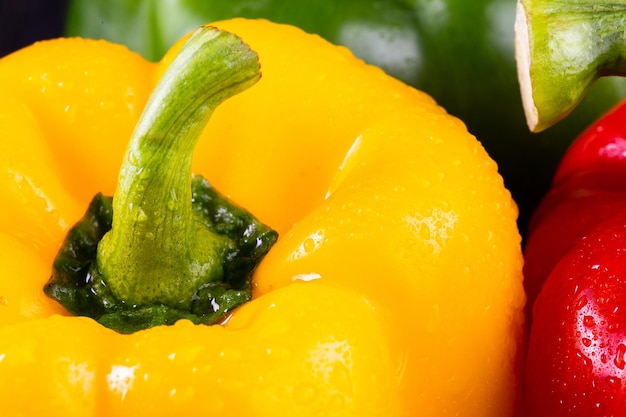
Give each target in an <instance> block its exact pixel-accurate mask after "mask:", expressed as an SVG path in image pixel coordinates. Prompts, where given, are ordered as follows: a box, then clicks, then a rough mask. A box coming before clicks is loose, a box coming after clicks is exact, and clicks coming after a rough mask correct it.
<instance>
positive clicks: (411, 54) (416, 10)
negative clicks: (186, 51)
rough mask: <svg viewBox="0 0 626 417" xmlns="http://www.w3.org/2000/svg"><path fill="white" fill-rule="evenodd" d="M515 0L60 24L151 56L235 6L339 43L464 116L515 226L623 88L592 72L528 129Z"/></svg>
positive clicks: (194, 4)
mask: <svg viewBox="0 0 626 417" xmlns="http://www.w3.org/2000/svg"><path fill="white" fill-rule="evenodd" d="M515 6H516V1H515V0H471V1H468V0H299V1H298V2H297V3H294V2H293V1H291V0H229V1H222V0H170V1H167V2H162V1H156V0H132V1H127V0H92V1H79V0H73V1H71V2H70V7H69V11H68V13H69V15H68V20H67V26H66V34H67V35H72V36H73V35H78V36H83V37H91V38H104V39H108V40H111V41H115V42H120V43H125V44H126V45H128V46H129V47H130V48H131V49H133V50H136V51H138V52H140V53H141V54H142V55H144V56H145V57H147V58H149V59H153V60H157V59H159V58H160V57H161V56H162V55H163V53H164V51H165V50H166V49H167V48H168V47H169V46H170V45H171V44H172V43H173V42H174V40H175V39H178V38H179V37H180V36H181V35H182V34H183V33H185V32H187V31H189V30H191V29H192V28H194V27H196V26H197V25H199V24H203V23H206V22H210V21H215V20H221V19H226V18H231V17H235V16H241V17H250V18H258V17H262V18H267V19H270V20H273V21H276V22H281V23H289V24H292V25H296V26H299V27H301V28H302V29H304V30H306V31H308V32H313V33H317V34H319V35H321V36H323V37H324V38H326V39H328V40H329V41H331V42H333V43H336V44H340V45H345V46H347V47H348V48H350V49H351V50H352V51H353V53H354V54H355V55H356V56H358V57H360V58H362V59H364V60H365V61H367V62H369V63H371V64H375V65H377V66H379V67H381V68H383V69H384V70H385V71H387V72H388V73H389V74H391V75H393V76H395V77H397V78H399V79H401V80H403V81H405V82H406V83H408V84H411V85H413V86H415V87H416V88H419V89H421V90H423V91H426V92H427V93H429V94H430V95H432V96H433V97H434V98H435V99H436V100H437V101H438V103H439V104H441V105H442V106H443V107H445V108H446V110H447V111H448V112H449V113H451V114H453V115H455V116H457V117H459V118H461V119H462V120H463V121H464V122H465V123H466V124H467V126H468V129H469V130H470V131H471V132H472V133H473V134H475V135H476V136H477V137H478V138H479V139H480V140H481V142H482V143H483V145H484V146H485V148H486V149H487V151H488V152H489V153H490V155H491V156H492V157H493V158H494V159H495V160H496V161H497V162H498V165H499V167H500V172H501V174H502V175H503V177H504V180H505V182H506V185H507V187H508V188H509V190H510V191H511V193H512V194H513V197H514V198H515V200H516V201H517V203H518V205H519V207H520V219H519V225H520V229H521V231H522V233H523V234H524V233H525V228H526V223H527V220H528V218H529V216H530V213H531V212H532V210H533V209H534V208H535V206H536V204H537V203H538V201H539V199H540V198H541V197H542V196H543V194H544V193H545V191H546V190H547V188H548V185H549V183H550V180H551V178H552V175H553V173H554V170H555V168H556V164H557V162H558V160H559V159H560V157H561V155H562V154H563V152H564V151H565V149H566V147H567V146H568V145H569V143H570V140H571V138H573V137H575V136H576V134H578V133H579V132H580V131H581V130H582V129H583V128H584V127H586V126H587V125H588V124H590V123H591V121H593V120H595V119H596V118H597V117H599V116H600V115H601V114H602V113H604V112H605V111H606V110H608V109H609V108H610V107H611V106H612V105H614V104H615V103H616V102H617V101H618V99H619V97H620V96H623V95H624V94H625V93H626V81H625V80H617V79H604V80H601V81H600V82H598V83H597V85H595V86H594V88H593V91H591V93H590V94H589V95H588V96H587V97H586V98H585V101H584V102H583V103H582V104H581V105H580V106H579V107H578V108H577V109H576V110H575V111H574V113H575V114H574V115H573V116H572V117H569V118H568V119H567V120H566V121H564V122H563V123H560V124H559V125H558V126H556V127H555V128H553V129H550V130H549V131H546V132H541V133H537V134H532V133H530V131H529V129H528V127H527V126H526V121H525V117H524V112H523V109H522V101H521V96H520V90H519V84H518V81H517V73H516V62H515V53H514V21H515Z"/></svg>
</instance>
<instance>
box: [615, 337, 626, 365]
mask: <svg viewBox="0 0 626 417" xmlns="http://www.w3.org/2000/svg"><path fill="white" fill-rule="evenodd" d="M625 354H626V346H624V345H623V344H621V343H620V344H619V345H618V346H617V352H615V359H613V363H614V364H615V366H617V367H618V368H619V369H624V367H625V366H626V359H624V355H625Z"/></svg>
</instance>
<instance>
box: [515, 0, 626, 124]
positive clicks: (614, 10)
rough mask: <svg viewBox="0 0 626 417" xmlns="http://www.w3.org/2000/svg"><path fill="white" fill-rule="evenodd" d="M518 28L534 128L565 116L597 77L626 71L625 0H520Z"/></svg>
mask: <svg viewBox="0 0 626 417" xmlns="http://www.w3.org/2000/svg"><path fill="white" fill-rule="evenodd" d="M515 30H516V58H517V67H518V77H519V81H520V87H521V92H522V101H523V104H524V111H525V114H526V120H527V122H528V127H529V128H530V130H531V131H535V132H539V131H541V130H544V129H546V128H548V127H550V126H552V125H553V124H555V123H557V122H558V121H560V120H561V119H563V118H564V117H566V116H567V115H568V114H569V113H570V112H571V111H572V110H573V109H574V108H575V107H576V106H577V105H578V103H579V102H580V101H581V100H582V99H583V97H584V96H585V95H586V93H587V92H588V90H589V88H591V86H592V85H593V83H594V82H595V81H596V80H597V79H598V78H600V77H603V76H613V75H618V76H624V75H626V0H597V1H588V0H566V1H564V0H518V6H517V16H516V23H515Z"/></svg>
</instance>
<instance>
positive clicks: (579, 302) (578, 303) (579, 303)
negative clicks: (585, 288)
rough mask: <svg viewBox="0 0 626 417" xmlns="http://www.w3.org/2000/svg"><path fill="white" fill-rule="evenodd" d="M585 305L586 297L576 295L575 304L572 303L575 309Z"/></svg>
mask: <svg viewBox="0 0 626 417" xmlns="http://www.w3.org/2000/svg"><path fill="white" fill-rule="evenodd" d="M586 305H587V297H586V296H584V295H581V296H580V297H578V299H577V300H576V304H574V306H575V307H576V310H580V309H581V308H583V307H584V306H586Z"/></svg>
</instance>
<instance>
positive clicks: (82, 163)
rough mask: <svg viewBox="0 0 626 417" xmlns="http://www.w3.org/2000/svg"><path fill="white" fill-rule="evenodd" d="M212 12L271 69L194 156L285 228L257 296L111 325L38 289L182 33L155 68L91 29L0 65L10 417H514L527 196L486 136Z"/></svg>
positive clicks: (2, 360) (287, 31)
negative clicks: (519, 197)
mask: <svg viewBox="0 0 626 417" xmlns="http://www.w3.org/2000/svg"><path fill="white" fill-rule="evenodd" d="M215 26H217V27H219V28H221V29H224V30H227V31H230V32H233V33H235V34H237V35H238V36H240V37H241V38H242V39H243V41H244V42H245V43H247V44H248V45H250V47H251V48H252V49H253V50H254V51H256V52H257V53H258V56H259V59H260V62H261V69H262V74H263V75H262V78H261V79H260V81H258V83H256V84H255V85H254V86H252V87H250V88H249V89H247V90H246V91H244V92H242V93H240V94H238V95H236V96H234V97H232V98H230V99H228V100H227V101H225V102H224V103H223V104H221V105H220V106H219V107H218V108H217V109H216V110H215V112H214V113H213V114H212V116H211V120H210V121H209V123H208V126H207V127H206V128H205V129H204V130H203V131H202V134H201V137H200V139H199V141H198V143H197V146H196V147H195V153H194V157H193V163H192V171H193V172H194V173H201V174H202V175H203V176H204V177H205V178H207V179H208V180H209V181H210V182H211V184H212V185H213V186H214V187H215V188H216V189H218V190H220V191H221V192H223V193H224V194H225V195H227V196H228V197H229V199H231V200H232V201H234V202H236V203H237V204H238V205H240V206H243V207H245V208H246V209H247V210H249V211H250V212H251V213H253V214H254V215H255V216H257V218H258V219H260V220H261V221H262V222H263V223H265V224H267V225H269V226H271V227H272V228H273V229H275V230H276V231H277V232H278V234H279V239H278V241H277V242H276V244H275V245H274V246H273V247H272V248H271V249H270V251H269V253H268V254H267V256H265V258H264V259H263V260H262V261H261V263H260V264H259V265H258V267H257V268H256V270H255V272H254V275H253V297H252V300H251V301H249V302H247V303H245V304H244V305H242V306H240V307H238V308H236V309H235V310H234V311H232V312H230V313H229V315H228V316H227V317H226V318H225V319H224V321H223V322H222V323H220V324H215V325H196V324H193V323H192V322H190V321H189V320H186V319H182V320H179V321H177V322H176V324H174V325H171V326H155V327H152V328H149V329H146V330H141V331H138V332H135V333H132V334H120V333H117V332H115V331H113V330H111V329H108V328H106V327H104V326H102V325H101V324H99V323H98V322H97V321H95V320H93V319H91V318H87V317H72V316H71V315H70V314H69V313H68V312H67V311H66V310H65V309H64V308H63V307H61V306H60V305H59V304H57V303H56V301H53V300H51V299H49V298H47V297H46V296H45V295H44V293H43V287H44V285H45V284H46V282H47V281H48V278H49V277H50V270H51V265H52V263H53V260H54V257H55V255H56V253H57V251H58V250H59V247H60V245H61V243H62V242H63V240H64V238H65V235H66V233H67V232H68V229H69V228H70V227H71V226H72V225H73V224H75V223H76V222H77V221H78V220H79V219H80V218H81V216H82V215H83V213H84V211H85V209H86V207H87V205H88V203H89V201H90V200H91V199H92V197H93V196H94V195H95V194H96V193H98V192H102V193H104V194H105V195H113V194H114V193H115V192H116V190H117V188H118V185H117V184H118V183H117V179H118V172H119V171H120V168H121V167H122V166H123V162H124V159H125V158H124V155H125V152H126V148H127V144H128V139H129V138H130V137H131V136H132V134H133V129H134V127H135V125H136V124H137V121H138V119H139V118H140V115H141V112H142V110H143V109H144V106H145V105H146V102H147V100H148V95H149V93H150V92H151V91H152V90H153V88H154V86H155V85H156V84H157V82H159V80H161V79H162V76H163V74H164V73H165V72H166V70H167V69H168V67H169V66H170V65H174V64H171V63H172V62H173V61H175V57H176V56H178V52H179V51H180V50H181V47H182V48H184V47H183V46H182V45H184V44H185V43H184V42H185V40H182V41H181V42H179V43H178V44H177V45H175V46H174V47H173V48H172V49H171V51H170V53H168V54H167V55H166V56H165V57H164V59H163V60H162V61H161V62H159V63H150V62H147V61H145V60H143V59H142V58H140V57H139V56H137V55H136V54H134V53H131V52H129V51H128V50H126V49H124V48H123V47H121V46H118V45H114V44H110V43H107V42H104V41H93V40H85V39H58V40H53V41H46V42H41V43H37V44H35V45H32V46H30V47H28V48H25V49H23V50H21V51H18V52H16V53H14V54H12V55H9V56H7V57H5V58H3V59H2V60H0V88H2V91H3V99H2V100H0V137H1V138H2V140H1V141H0V143H1V145H0V146H1V147H2V149H1V150H0V189H1V190H2V196H3V197H2V198H3V201H2V204H1V205H0V245H1V246H0V248H1V250H0V410H2V414H3V415H7V416H21V415H41V416H81V417H84V416H116V417H121V416H171V415H184V414H185V413H187V414H189V413H193V414H194V415H220V416H278V415H291V416H360V417H364V416H389V417H392V416H415V415H420V416H438V417H440V416H481V417H484V416H498V417H502V416H512V415H515V413H516V411H517V401H518V395H519V380H520V378H519V374H518V371H519V362H520V358H521V356H522V344H523V340H524V335H523V328H524V324H523V322H524V316H523V311H524V294H523V289H522V278H521V267H522V256H521V249H520V236H519V233H518V231H517V229H516V216H517V209H516V206H515V204H514V202H513V201H512V199H511V196H510V194H509V192H508V191H507V190H506V189H505V187H504V185H503V182H502V179H501V177H500V175H499V174H498V172H497V166H496V164H495V163H494V162H493V161H492V160H491V159H490V158H489V156H488V155H487V154H486V152H485V151H484V149H483V148H482V146H481V145H480V143H479V142H478V141H477V140H476V139H475V138H474V137H473V136H471V135H470V134H469V133H468V132H467V130H466V128H465V126H464V125H463V123H462V122H461V121H459V120H458V119H456V118H454V117H452V116H450V115H448V114H446V112H445V111H444V110H443V109H442V108H441V107H439V106H437V104H436V103H435V102H434V101H433V100H432V99H431V98H430V97H428V96H427V95H425V94H424V93H422V92H419V91H417V90H415V89H412V88H410V87H408V86H406V85H404V84H402V83H401V82H399V81H397V80H395V79H393V78H391V77H389V76H387V75H385V74H384V73H383V72H382V71H381V70H380V69H377V68H375V67H372V66H368V65H365V64H364V63H363V62H361V61H359V60H357V59H355V58H354V57H353V56H352V55H351V54H350V53H349V52H348V51H347V50H346V49H343V48H339V47H335V46H332V45H330V44H328V43H327V42H325V41H323V40H322V39H321V38H319V37H316V36H313V35H308V34H306V33H304V32H302V31H300V30H298V29H296V28H293V27H290V26H284V25H277V24H273V23H270V22H267V21H262V20H258V21H249V20H242V19H235V20H230V21H224V22H218V23H215ZM206 76H207V77H211V74H207V75H206ZM163 78H165V77H163ZM503 140H504V138H503ZM128 158H129V156H128V155H127V156H126V160H128ZM122 177H123V176H122ZM120 181H122V179H120ZM120 184H121V182H120ZM116 196H117V194H116ZM116 199H117V197H116ZM114 202H115V200H114ZM115 227H116V226H115V220H114V226H113V229H115ZM157 258H158V255H155V259H157Z"/></svg>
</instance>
